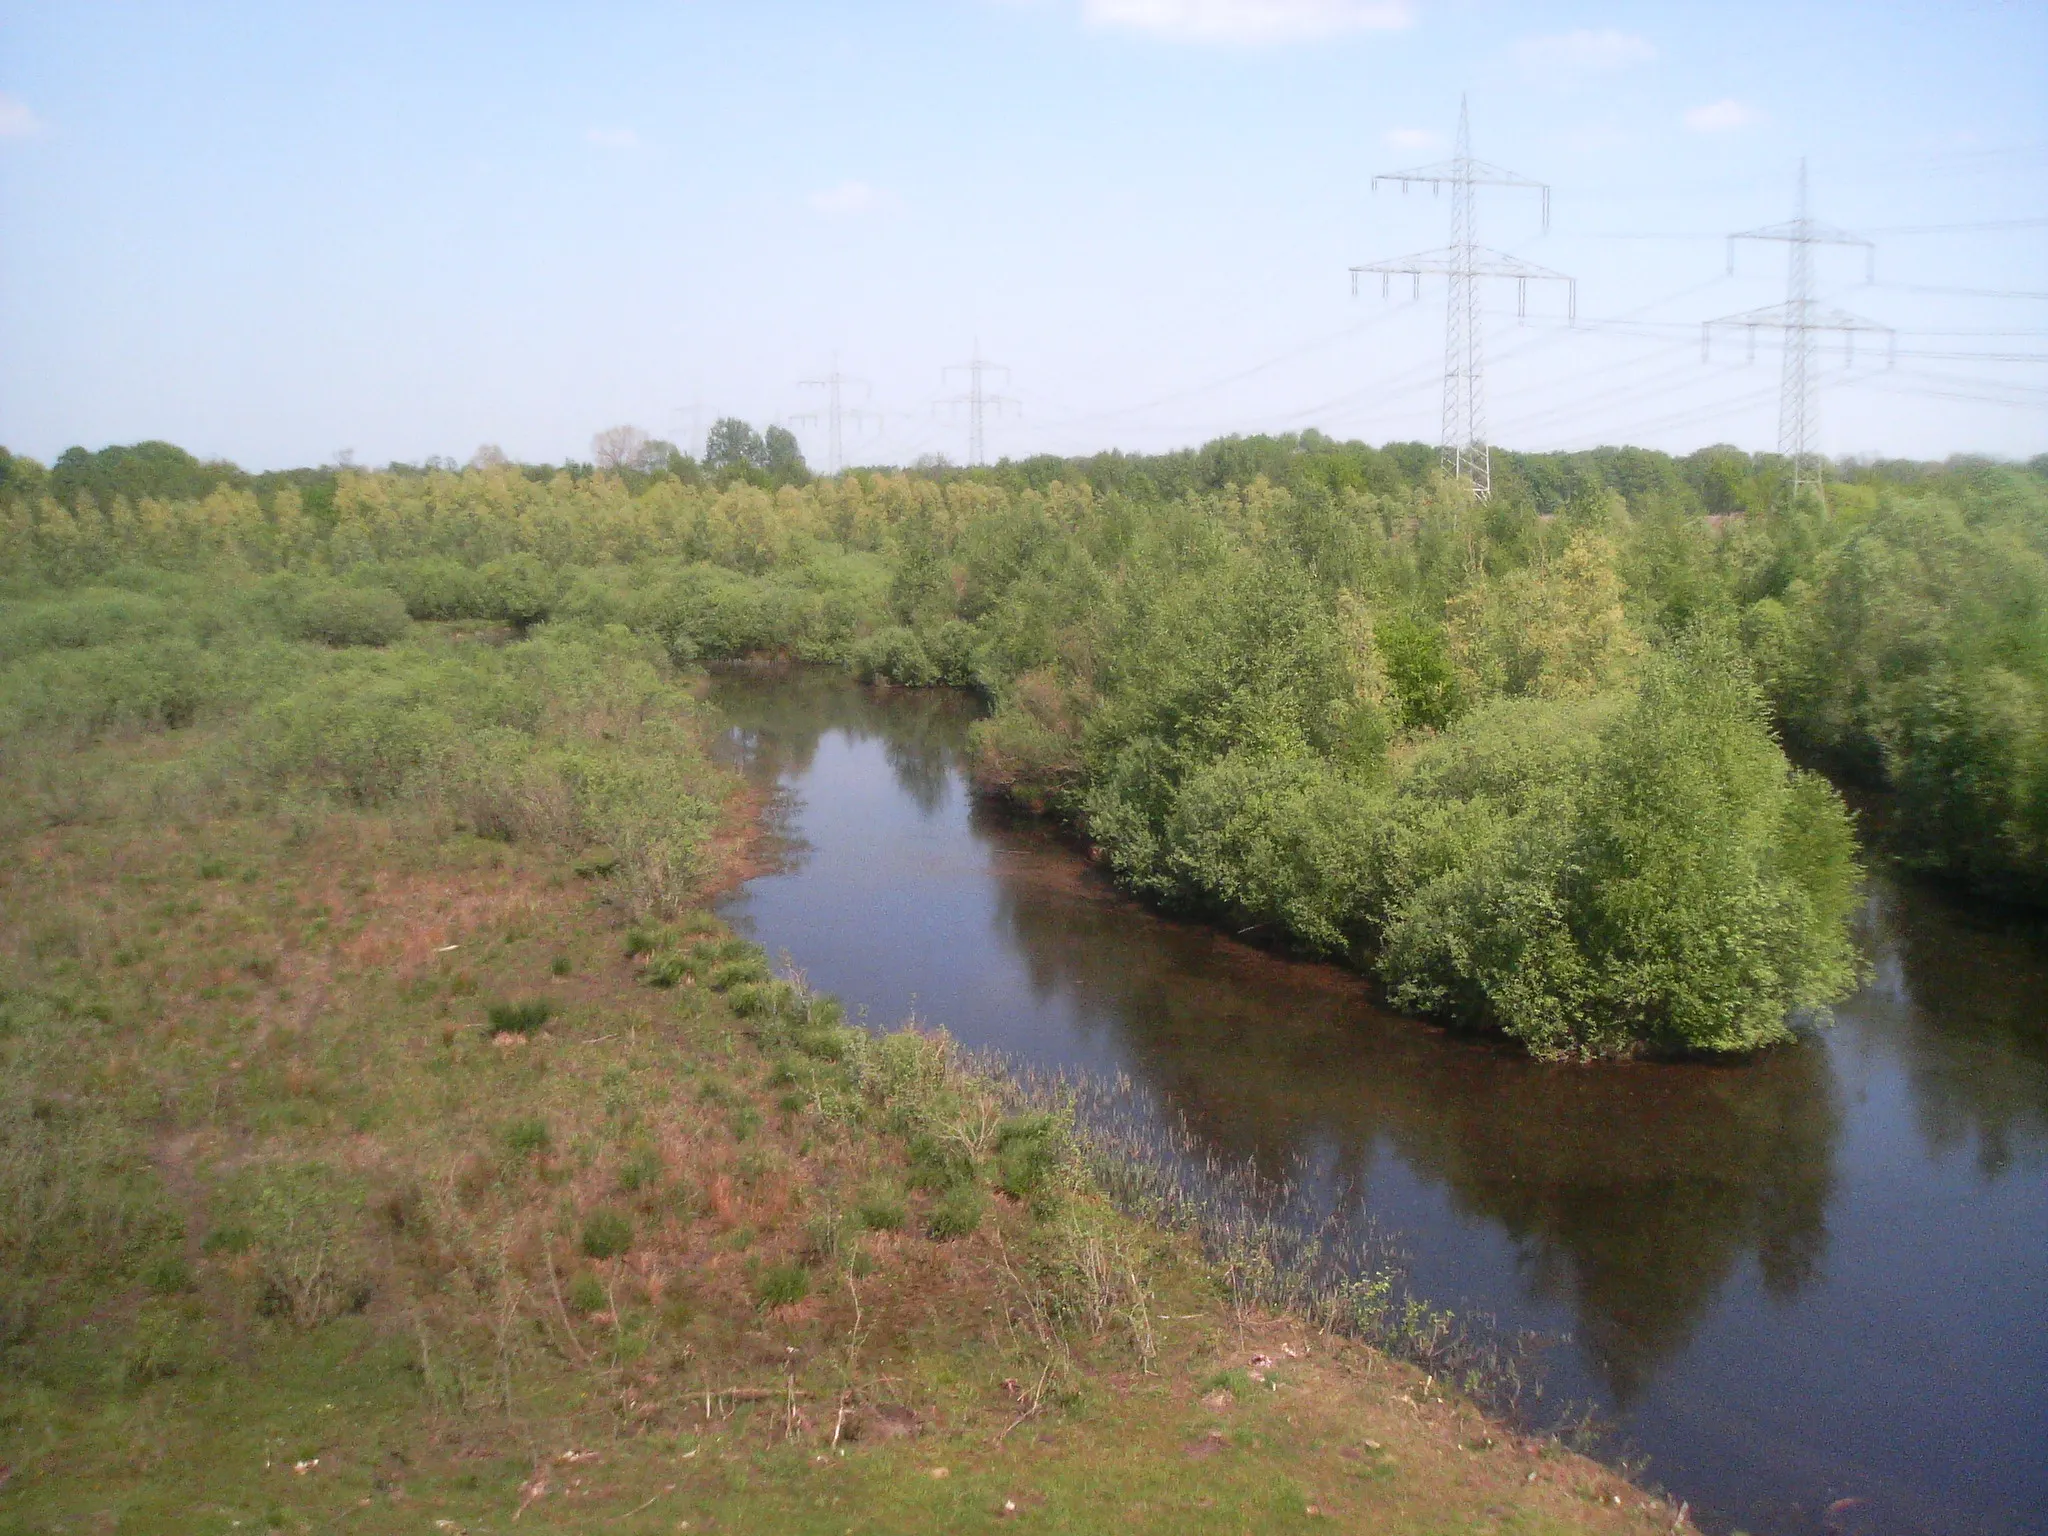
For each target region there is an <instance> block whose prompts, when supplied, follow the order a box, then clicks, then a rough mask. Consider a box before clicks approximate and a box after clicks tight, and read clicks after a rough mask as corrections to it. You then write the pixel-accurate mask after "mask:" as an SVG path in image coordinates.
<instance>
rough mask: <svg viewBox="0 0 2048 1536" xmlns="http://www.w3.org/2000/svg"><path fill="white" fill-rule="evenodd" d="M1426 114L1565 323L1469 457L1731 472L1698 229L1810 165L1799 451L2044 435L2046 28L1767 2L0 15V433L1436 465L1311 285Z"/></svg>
mask: <svg viewBox="0 0 2048 1536" xmlns="http://www.w3.org/2000/svg"><path fill="white" fill-rule="evenodd" d="M1461 92H1469V93H1470V100H1471V111H1472V124H1473V137H1474V150H1475V152H1476V153H1477V154H1479V155H1480V156H1482V157H1484V158H1486V159H1489V160H1492V161H1495V162H1497V163H1500V164H1502V165H1506V166H1509V167H1512V168H1513V169H1515V170H1517V171H1519V172H1521V173H1522V174H1524V175H1526V176H1529V177H1532V178H1535V179H1538V180H1542V181H1546V182H1548V183H1550V184H1551V185H1552V186H1553V187H1554V189H1555V190H1554V203H1553V217H1552V225H1551V229H1550V231H1549V233H1548V234H1544V233H1542V231H1541V229H1540V225H1539V219H1538V208H1537V205H1536V201H1535V199H1534V198H1533V197H1530V196H1527V195H1523V194H1519V193H1493V194H1483V195H1482V201H1481V205H1480V221H1481V237H1482V239H1484V240H1485V241H1486V242H1487V243H1489V244H1492V245H1495V246H1498V247H1501V248H1503V249H1506V250H1510V251H1513V252H1516V253H1518V254H1520V255H1522V256H1524V257H1525V258H1527V259H1529V260H1532V261H1536V262H1540V263H1542V264H1543V265H1545V266H1548V267H1552V268H1555V269H1559V270H1562V271H1567V272H1570V273H1573V274H1575V275H1576V276H1577V277H1578V279H1579V312H1580V315H1581V318H1582V320H1583V321H1585V322H1586V323H1585V324H1584V325H1582V326H1581V327H1580V328H1578V329H1567V328H1566V327H1565V326H1564V325H1563V324H1562V318H1563V317H1562V302H1561V296H1554V295H1546V294H1541V293H1532V295H1531V306H1530V307H1531V318H1530V322H1529V323H1528V324H1527V325H1518V324H1517V323H1516V320H1515V317H1514V313H1513V303H1514V294H1513V290H1512V288H1511V287H1508V286H1505V285H1504V286H1502V287H1500V288H1498V289H1496V290H1493V291H1491V292H1490V293H1489V308H1490V314H1489V318H1488V322H1487V324H1488V346H1489V353H1490V356H1491V359H1492V362H1491V366H1490V369H1489V374H1488V386H1489V387H1488V394H1489V405H1488V422H1489V427H1490V435H1491V437H1492V438H1493V440H1494V441H1496V442H1498V443H1501V444H1503V445H1506V446H1509V447H1521V448H1549V447H1583V446H1591V445H1593V444H1596V443H1602V442H1640V443H1647V444H1651V445H1655V446H1661V447H1668V448H1672V449H1676V450H1686V449H1690V448H1693V447H1696V446H1699V445H1701V444H1704V443H1708V442H1715V441H1732V442H1735V443H1738V444H1740V445H1742V446H1744V447H1749V448H1769V447H1772V446H1774V445H1775V442H1776V426H1777V396H1776V383H1777V376H1778V370H1777V357H1776V353H1775V351H1772V350H1770V349H1768V348H1765V349H1762V350H1760V352H1759V355H1758V357H1757V359H1756V361H1755V362H1753V363H1745V362H1744V360H1743V352H1742V349H1741V348H1740V347H1739V346H1738V345H1736V344H1734V343H1730V344H1728V345H1726V346H1725V347H1724V346H1721V345H1719V344H1718V343H1717V346H1716V350H1715V353H1714V355H1713V357H1712V359H1711V360H1710V361H1708V362H1706V363H1702V362H1701V360H1700V345H1699V322H1700V321H1701V320H1703V319H1705V318H1708V317H1710V316H1714V315H1720V314H1726V313H1731V312H1735V311H1740V310H1745V309H1750V308H1754V307H1758V306H1761V305H1765V304H1769V303H1772V302H1775V301H1776V300H1778V299H1780V298H1782V297H1783V289H1784V275H1785V269H1784V252H1783V249H1782V248H1781V247H1761V246H1757V247H1748V248H1745V249H1743V250H1742V251H1741V252H1740V253H1739V255H1738V261H1737V270H1736V274H1735V275H1734V276H1733V277H1729V276H1727V275H1726V273H1725V251H1726V248H1725V244H1724V242H1723V241H1722V240H1721V239H1720V238H1719V237H1720V235H1721V234H1722V233H1723V232H1726V231H1729V230H1735V229H1741V228H1746V227H1750V226H1755V225H1760V224H1767V223H1772V222H1776V221H1778V220H1781V219H1784V218H1786V217H1788V216H1789V215H1790V212H1791V203H1792V196H1793V182H1794V175H1795V169H1796V164H1797V161H1798V159H1799V157H1800V156H1801V155H1805V156H1807V157H1808V159H1809V161H1810V165H1811V175H1812V181H1813V189H1814V203H1815V212H1816V213H1817V214H1818V215H1819V216H1821V217H1823V218H1826V219H1828V220H1830V221H1832V222H1834V223H1837V224H1841V225H1845V226H1849V227H1852V228H1856V229H1859V230H1865V231H1869V232H1871V233H1872V238H1873V239H1875V240H1876V242H1877V245H1878V252H1877V277H1878V279H1879V282H1878V284H1876V285H1874V286H1865V285H1864V284H1863V282H1862V279H1863V276H1864V272H1863V266H1862V262H1861V258H1860V255H1859V254H1858V253H1855V252H1847V251H1845V252H1836V253H1826V254H1823V256H1822V258H1821V272H1822V276H1823V290H1824V293H1825V295H1826V297H1827V298H1828V300H1829V301H1830V302H1831V303H1833V304H1837V305H1840V306H1842V307H1844V308H1847V309H1849V310H1852V311H1854V312H1856V313H1858V314H1861V315H1864V316H1867V317H1869V318H1871V319H1873V320H1877V321H1881V322H1883V323H1886V324H1888V325H1891V326H1893V327H1896V328H1897V329H1898V331H1899V332H1900V335H1899V339H1898V352H1899V357H1898V359H1897V362H1896V364H1895V365H1894V366H1893V367H1892V368H1890V369H1888V370H1887V369H1886V368H1884V366H1883V360H1882V357H1881V355H1879V354H1878V353H1877V350H1876V349H1872V348H1868V347H1866V348H1864V349H1863V350H1862V351H1860V352H1859V354H1858V356H1857V359H1856V362H1855V365H1854V366H1853V368H1852V367H1849V366H1847V365H1845V364H1844V363H1843V362H1842V361H1841V360H1840V358H1839V357H1838V356H1837V357H1835V358H1833V359H1832V360H1831V361H1830V362H1829V364H1828V366H1827V376H1828V387H1827V389H1826V391H1825V393H1824V395H1823V399H1822V405H1821V419H1822V431H1821V444H1822V447H1823V448H1824V449H1825V450H1826V451H1828V452H1830V453H1836V454H1845V453H1885V454H1907V455H1940V454H1946V453H1949V452H1953V451H1986V452H1993V453H2001V454H2011V455H2028V454H2033V453H2038V452H2041V451H2044V450H2048V367H2044V366H2043V359H2044V358H2048V298H2044V295H2048V222H2044V219H2048V7H2043V6H2040V5H2035V4H2009V5H1969V4H1955V3H1946V4H1920V5H1911V4H1797V3H1793V4H1787V3H1784V0H1779V3H1777V4H1769V5H1766V4H1750V3H1746V0H1734V3H1725V4H1714V5H1684V6H1680V5H1668V6H1664V5H1641V4H1637V5H1606V6H1601V5H1565V4H1558V5H1550V4H1532V5H1516V6H1509V5H1498V4H1481V3H1455V0H926V3H907V0H906V3H874V4H861V5H823V4H799V3H794V0H789V3H777V0H765V3H750V4H738V3H730V4H728V3H717V0H669V3H664V4H645V5H642V4H601V3H600V4H584V5H578V6H573V7H571V6H566V5H562V6H541V5H519V4H495V5H488V6H487V5H474V6H471V5H452V4H451V5H434V4H425V3H415V4H409V5H379V4H348V5H342V4H332V5H290V4H284V5H279V4H267V5H246V6H241V5H209V4H197V3H194V4H179V5H140V4H138V5H115V4H100V3H95V0H82V3H73V4H66V5H62V6H51V5H46V4H45V5H34V6H30V5H24V4H18V3H5V0H0V443H5V444H6V445H7V446H9V447H11V448H14V449H15V450H17V451H24V452H29V453H33V454H35V455H37V456H39V457H43V458H48V457H51V456H53V455H54V454H56V453H57V452H59V451H61V450H62V449H63V448H64V447H66V446H68V445H70V444H72V443H83V444H85V445H87V446H89V447H97V446H100V445H102V444H105V443H108V442H127V441H134V440H137V439H140V438H146V437H162V438H169V439H171V440H173V441H176V442H179V443H182V444H184V445H186V446H188V447H190V448H192V449H194V450H195V451H197V452H201V453H206V454H219V455H224V456H227V457H231V458H233V459H235V460H237V461H238V462H241V463H243V464H245V465H248V466H251V467H259V468H260V467H271V466H278V465H286V464H297V463H317V462H322V461H326V460H329V459H331V458H332V457H333V456H334V455H335V454H336V453H337V452H338V451H340V450H342V449H349V450H352V451H353V453H354V454H355V456H356V458H357V459H358V461H360V462H365V463H381V462H384V461H386V460H391V459H403V460H409V461H413V460H418V459H420V458H423V457H425V456H427V455H429V454H444V455H450V456H453V457H456V458H463V457H466V456H467V455H468V454H469V453H470V452H471V451H472V450H473V449H474V448H475V447H476V446H477V445H478V444H480V443H483V442H495V443H499V444H502V445H503V446H504V448H505V449H506V450H507V451H508V452H511V453H512V454H514V455H515V456H518V457H523V458H529V459H542V460H552V459H560V458H562V457H564V456H565V455H577V456H581V455H583V454H585V453H587V451H588V443H589V439H590V437H591V434H592V433H593V432H595V431H597V430H599V429H601V428H603V427H607V426H610V425H613V424H615V423H620V422H632V423H637V424H639V425H641V426H643V427H645V428H647V429H649V430H651V431H653V432H656V433H657V434H660V435H664V436H672V437H676V438H678V439H683V440H690V439H700V438H701V433H702V429H703V427H704V425H706V424H707V423H708V421H709V420H710V419H711V418H712V417H713V416H716V415H722V414H738V415H743V416H746V417H748V418H750V419H752V420H755V421H757V422H765V421H770V420H791V421H793V422H794V425H795V426H796V428H797V430H798V432H799V434H800V436H802V437H803V438H804V440H805V442H806V445H807V447H808V448H809V449H810V451H811V456H812V458H813V461H814V462H817V461H819V460H821V459H822V458H823V456H824V435H823V431H822V428H821V427H820V426H818V425H817V424H814V423H810V422H803V421H794V418H795V417H796V415H797V413H799V412H802V411H805V410H807V409H813V408H814V407H815V398H816V392H815V391H806V390H803V389H801V388H799V387H798V384H799V381H800V380H803V379H805V378H810V377H816V376H818V375H819V374H821V373H823V372H824V371H825V370H826V369H828V368H829V367H830V366H831V365H832V362H833V359H834V357H835V356H836V357H837V360H838V363H839V366H840V367H841V368H842V369H844V370H845V371H846V372H847V373H849V374H854V375H858V376H860V377H862V378H864V379H866V380H868V381H870V385H871V391H870V393H869V394H868V395H867V396H866V397H865V398H866V399H867V401H868V403H869V404H871V405H872V406H873V407H874V408H876V409H877V410H879V411H881V412H884V413H886V414H885V415H884V416H883V418H882V420H881V421H880V423H879V424H878V425H877V424H872V423H870V424H867V426H866V431H865V434H864V435H861V434H857V433H856V432H855V431H854V430H853V428H852V427H851V426H850V427H849V429H848V441H849V449H850V456H851V457H853V458H855V459H857V460H861V461H876V462H887V461H896V462H901V461H904V460H907V459H909V458H911V457H913V456H915V455H917V454H920V453H929V452H943V453H947V454H948V455H950V456H951V457H952V458H954V459H955V460H958V459H960V458H962V457H963V456H964V451H965V431H964V422H963V421H962V420H961V419H960V417H959V415H958V413H957V412H949V411H948V410H946V409H945V408H943V407H938V406H935V404H934V401H935V400H936V399H937V398H938V397H939V396H941V395H943V394H946V393H948V392H950V391H949V389H948V386H947V383H946V380H945V379H944V378H943V377H942V375H941V372H940V370H941V368H942V366H943V365H945V364H947V363H951V362H956V361H959V360H962V359H964V358H966V357H967V356H968V355H969V352H970V350H971V348H972V347H973V346H974V345H975V344H976V342H977V340H978V341H979V344H980V346H981V348H982V350H983V351H984V353H985V354H986V355H988V356H990V357H992V358H995V359H997V360H999V361H1001V362H1002V363H1005V364H1007V365H1009V368H1010V370H1011V371H1010V373H1009V375H1008V384H1007V387H1006V391H1005V392H1006V393H1008V394H1010V395H1012V396H1014V397H1016V399H1017V400H1018V401H1019V402H1020V409H1019V410H1018V411H1016V412H1014V413H1011V414H1008V415H1005V416H1003V417H1001V418H992V419H991V421H990V430H989V441H990V449H991V452H992V453H1009V454H1020V453H1027V452H1034V451H1041V450H1049V451H1057V452H1083V451H1091V450H1094V449H1097V448H1103V447H1125V448H1138V449H1158V448H1165V447H1171V446H1177V445H1180V444H1185V443H1191V442H1199V441H1201V440H1203V439H1205V438H1207V437H1210V436H1214V435H1218V434H1221V433H1224V432H1229V431H1284V430H1290V429H1298V428H1303V427H1311V426H1313V427H1320V428H1321V429H1323V430H1325V431H1328V432H1331V433H1333V434H1335V435H1339V436H1345V437H1352V436H1357V437H1364V438H1366V439H1368V440H1370V441H1384V440H1390V439H1408V438H1421V439H1424V440H1433V439H1434V437H1435V434H1436V430H1437V420H1438V409H1439V404H1438V402H1439V394H1440V386H1439V383H1438V377H1439V374H1440V370H1441V360H1442V350H1443V312H1442V291H1441V288H1440V287H1428V288H1425V291H1424V296H1423V299H1422V300H1421V301H1420V302H1419V303H1418V302H1412V301H1410V302H1405V303H1404V302H1399V301H1400V300H1402V299H1403V298H1404V297H1405V295H1404V294H1403V292H1402V290H1401V289H1400V288H1398V287H1397V288H1396V301H1394V302H1386V301H1383V300H1382V299H1381V297H1380V295H1379V292H1378V290H1377V288H1376V287H1371V286H1369V287H1368V288H1367V289H1366V290H1365V291H1364V292H1363V293H1362V294H1361V296H1360V297H1358V298H1355V299H1354V298H1353V297H1351V294H1350V288H1349V279H1348V277H1347V273H1346V268H1347V267H1349V266H1351V265H1353V264H1355V263H1360V262H1365V261H1370V260H1376V259H1381V258H1386V257H1393V256H1398V255H1401V254H1403V253H1406V252H1410V251H1415V250H1420V249H1424V248H1426V247H1430V246H1435V245H1441V244H1442V243H1444V240H1445V238H1446V234H1447V228H1446V214H1447V210H1446V207H1445V205H1444V204H1442V203H1439V202H1435V201H1433V200H1432V199H1431V198H1429V197H1428V196H1427V195H1410V196H1408V197H1406V198H1405V199H1404V198H1403V197H1402V196H1400V195H1399V194H1398V193H1395V192H1390V191H1388V190H1386V189H1384V188H1383V189H1382V190H1381V191H1380V192H1379V193H1378V194H1377V195H1376V196H1375V195H1373V194H1371V193H1370V192H1369V191H1368V183H1369V180H1370V177H1371V175H1372V173H1373V172H1375V171H1382V170H1392V169H1398V168H1401V167H1404V166H1408V165H1413V164H1417V163H1421V162H1425V161H1429V160H1433V159H1436V158H1439V157H1440V156H1441V155H1442V154H1443V153H1445V152H1446V150H1447V146H1448V140H1449V136H1450V134H1451V132H1452V130H1453V129H1454V127H1455V123H1456V117H1457V108H1458V99H1459V95H1460V93H1461ZM1961 226H1975V227H1968V228H1965V227H1961ZM1991 226H1995V227H1991ZM1931 290H1943V291H1938V292H1937V291H1931ZM1946 290H1970V291H1969V292H1949V291H1946ZM956 382H957V381H956ZM859 393H860V392H859V391H854V392H853V393H852V394H850V395H849V399H850V400H851V399H852V398H853V397H854V395H858V394H859Z"/></svg>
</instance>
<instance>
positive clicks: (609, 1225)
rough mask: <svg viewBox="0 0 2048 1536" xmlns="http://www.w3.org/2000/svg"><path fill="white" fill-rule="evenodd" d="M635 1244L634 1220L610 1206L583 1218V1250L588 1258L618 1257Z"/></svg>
mask: <svg viewBox="0 0 2048 1536" xmlns="http://www.w3.org/2000/svg"><path fill="white" fill-rule="evenodd" d="M632 1246H633V1220H632V1218H631V1217H630V1216H628V1215H626V1213H625V1212H623V1211H615V1210H613V1209H611V1208H610V1207H609V1206H605V1207H602V1208H600V1209H598V1210H595V1211H592V1212H591V1213H590V1214H589V1215H588V1216H586V1217H584V1218H583V1252H584V1255H585V1256H586V1257H588V1258H593V1259H616V1258H618V1257H619V1256H620V1255H621V1254H623V1253H625V1252H626V1250H628V1249H629V1248H631V1247H632Z"/></svg>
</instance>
